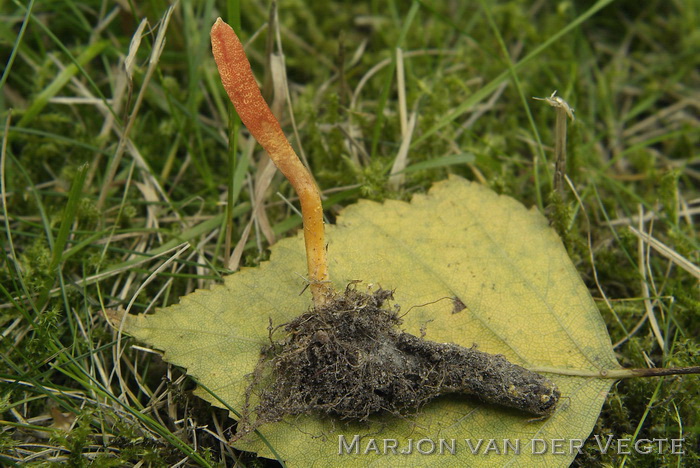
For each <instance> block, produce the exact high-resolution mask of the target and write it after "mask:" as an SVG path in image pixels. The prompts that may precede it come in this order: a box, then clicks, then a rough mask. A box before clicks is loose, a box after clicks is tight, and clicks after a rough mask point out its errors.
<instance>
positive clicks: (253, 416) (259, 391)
mask: <svg viewBox="0 0 700 468" xmlns="http://www.w3.org/2000/svg"><path fill="white" fill-rule="evenodd" d="M391 299H393V296H392V291H388V290H385V289H378V290H376V291H374V292H371V293H363V292H360V291H357V290H356V289H355V287H354V285H351V286H349V287H348V288H347V289H346V290H345V292H344V293H342V294H338V295H337V297H335V298H334V299H333V300H332V301H330V302H329V303H328V304H327V305H326V306H324V307H322V308H319V309H312V310H311V311H309V312H307V313H305V314H303V315H301V316H299V317H297V318H296V319H294V320H292V321H291V322H289V323H287V324H285V325H282V326H281V327H283V328H284V330H285V331H286V336H285V338H284V339H283V340H282V341H277V342H275V341H273V342H272V344H271V345H270V346H266V347H265V348H264V349H263V351H262V357H261V359H260V361H259V363H258V366H257V368H256V370H255V372H254V374H253V379H252V381H251V384H250V385H249V387H248V390H247V392H246V401H247V402H248V404H247V408H246V410H245V412H244V416H243V418H242V420H241V422H240V423H239V435H241V436H242V435H244V434H245V433H247V432H249V431H251V430H253V429H255V428H257V427H259V426H260V425H262V424H265V423H268V422H276V421H279V420H281V419H282V418H283V417H284V416H286V415H299V414H308V413H325V414H328V415H331V416H335V417H338V418H340V419H345V420H355V421H365V420H367V418H368V417H369V416H371V415H373V414H376V413H388V414H391V415H395V416H406V415H408V414H411V413H415V412H416V411H417V410H418V409H419V408H421V407H422V406H423V405H425V404H426V403H427V402H429V401H430V400H432V399H433V398H435V397H437V396H440V395H445V394H451V393H457V394H467V395H472V396H474V397H476V398H478V399H480V400H482V401H485V402H488V403H494V404H497V405H502V406H507V407H511V408H516V409H518V410H521V411H523V412H525V413H529V414H532V415H536V416H548V415H549V414H551V413H552V412H553V411H554V409H555V408H556V404H557V401H558V399H559V396H560V394H559V390H558V389H557V387H556V385H554V383H552V382H551V381H550V380H549V379H547V378H545V377H543V376H541V375H540V374H537V373H535V372H531V371H529V370H527V369H525V368H523V367H520V366H518V365H515V364H512V363H511V362H509V361H508V360H506V359H505V358H504V357H503V356H502V355H493V354H489V353H485V352H481V351H478V350H476V349H474V347H472V348H464V347H462V346H458V345H456V344H451V343H436V342H432V341H427V340H424V339H423V338H418V337H416V336H414V335H411V334H409V333H405V332H403V331H401V329H400V328H399V327H400V325H401V319H400V317H399V314H398V313H399V307H398V306H396V305H395V306H393V307H388V306H387V305H386V303H387V301H389V300H391ZM278 328H279V327H278ZM271 334H272V331H271ZM271 340H272V339H271ZM253 395H256V396H257V397H258V399H259V403H258V404H257V406H256V407H255V408H254V409H252V410H251V409H250V406H251V405H250V403H249V402H250V401H251V400H252V399H253V398H252V396H253Z"/></svg>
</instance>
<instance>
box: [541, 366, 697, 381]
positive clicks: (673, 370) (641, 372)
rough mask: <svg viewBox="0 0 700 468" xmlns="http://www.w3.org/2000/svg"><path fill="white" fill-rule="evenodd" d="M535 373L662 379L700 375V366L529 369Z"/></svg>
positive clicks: (602, 377) (604, 377) (607, 377)
mask: <svg viewBox="0 0 700 468" xmlns="http://www.w3.org/2000/svg"><path fill="white" fill-rule="evenodd" d="M528 369H529V370H531V371H533V372H545V373H548V374H559V375H571V376H574V377H597V378H599V379H615V380H619V379H630V378H634V377H661V376H664V375H685V374H700V366H693V367H666V368H655V367H652V368H642V369H601V370H600V371H594V370H583V369H562V368H558V367H528Z"/></svg>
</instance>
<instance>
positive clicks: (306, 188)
mask: <svg viewBox="0 0 700 468" xmlns="http://www.w3.org/2000/svg"><path fill="white" fill-rule="evenodd" d="M211 46H212V52H213V54H214V59H215V60H216V65H217V67H218V69H219V75H220V76H221V82H222V84H223V85H224V89H225V90H226V93H227V94H228V96H229V98H230V99H231V102H232V103H233V105H234V107H235V108H236V111H237V112H238V115H239V116H240V118H241V121H242V122H243V123H244V124H245V126H246V127H247V128H248V130H249V131H250V133H251V134H252V135H253V136H254V137H255V139H256V140H257V141H258V143H260V145H261V146H262V147H263V148H264V149H265V150H266V151H267V152H268V154H269V155H270V159H272V162H274V163H275V166H277V168H278V169H279V170H280V172H282V174H284V176H285V177H286V178H287V179H288V180H289V182H290V183H291V184H292V186H293V187H294V190H296V192H297V195H298V196H299V202H300V203H301V212H302V219H303V222H304V242H305V244H306V263H307V267H308V271H309V282H310V284H311V294H312V296H313V301H314V305H315V306H316V307H319V306H321V305H323V304H325V303H326V302H327V300H328V298H329V297H330V296H331V295H332V288H331V286H330V285H329V282H328V265H327V262H326V249H325V244H324V230H323V207H322V205H321V196H320V194H319V191H318V188H317V187H316V184H315V182H314V180H313V178H312V177H311V174H310V173H309V171H308V170H307V169H306V167H304V165H303V164H302V162H301V160H300V159H299V157H298V156H297V154H296V153H295V152H294V149H293V148H292V146H291V145H290V144H289V141H288V140H287V138H286V137H285V135H284V133H283V132H282V128H281V127H280V124H279V122H278V121H277V119H276V118H275V116H274V115H273V114H272V111H271V110H270V108H269V106H268V105H267V103H266V102H265V100H264V99H263V97H262V95H261V94H260V88H258V84H257V83H256V81H255V77H254V76H253V72H252V70H251V69H250V62H248V58H247V57H246V55H245V51H244V50H243V44H241V41H240V40H239V39H238V36H236V33H235V32H234V31H233V29H232V28H231V26H229V25H228V24H226V23H225V22H224V21H223V20H222V19H221V18H218V19H217V20H216V23H214V26H213V27H212V28H211Z"/></svg>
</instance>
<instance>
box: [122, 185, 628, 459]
mask: <svg viewBox="0 0 700 468" xmlns="http://www.w3.org/2000/svg"><path fill="white" fill-rule="evenodd" d="M328 238H329V260H330V272H331V277H332V278H333V280H334V283H335V286H336V288H337V289H340V290H342V289H343V288H345V286H346V284H347V283H348V282H350V281H353V280H362V281H363V282H364V283H363V284H367V283H373V284H375V285H380V286H381V287H383V288H385V289H395V294H394V296H395V299H396V303H398V304H400V305H401V307H402V314H405V316H404V317H403V319H404V324H403V328H404V330H405V331H407V332H409V333H412V334H414V335H420V334H421V332H424V333H425V337H426V339H429V340H432V341H438V342H453V343H456V344H459V345H462V346H465V347H470V346H472V345H474V344H476V345H477V346H478V348H479V350H481V351H486V352H490V353H497V354H503V355H505V356H506V358H508V359H509V360H510V361H511V362H513V363H516V364H519V365H522V366H523V367H529V368H531V367H548V368H559V369H568V370H572V371H593V372H597V371H602V370H610V369H618V368H619V365H618V364H617V362H616V360H615V357H614V355H613V350H612V346H611V344H610V338H609V336H608V334H607V330H606V328H605V324H604V323H603V321H602V318H601V317H600V314H599V312H598V309H597V308H596V306H595V304H594V302H593V300H592V298H591V296H590V294H589V293H588V290H587V288H586V286H585V285H584V284H583V282H582V281H581V279H580V277H579V275H578V273H577V272H576V269H575V268H574V266H573V265H572V263H571V261H570V260H569V258H568V256H567V254H566V251H565V249H564V248H563V246H562V245H561V242H560V241H559V238H558V237H557V235H556V234H555V233H554V232H553V231H552V230H551V229H550V228H549V226H548V224H547V221H546V220H545V219H544V218H543V217H542V216H541V215H540V214H539V213H538V212H536V211H534V210H527V209H525V208H524V207H523V206H522V205H521V204H519V203H518V202H516V201H515V200H513V199H511V198H508V197H505V196H499V195H497V194H495V193H493V192H492V191H490V190H488V189H486V188H484V187H482V186H479V185H477V184H474V183H469V182H466V181H464V180H462V179H459V178H456V177H453V178H450V179H449V180H447V181H443V182H441V183H438V184H436V185H435V187H433V189H432V190H431V191H430V192H429V193H428V194H426V195H417V196H416V197H414V199H413V200H412V201H411V203H406V202H400V201H386V202H385V203H383V204H378V203H374V202H370V201H360V202H359V203H358V204H356V205H354V206H351V207H348V208H347V209H346V210H344V211H343V212H342V214H341V216H339V218H338V221H337V224H336V225H335V226H329V227H328ZM304 271H305V263H304V251H303V241H302V239H301V237H300V236H297V237H296V238H290V239H285V240H282V241H280V242H278V243H277V244H276V245H275V246H274V247H273V248H272V253H271V256H270V261H269V262H266V263H264V264H262V265H261V266H260V267H258V268H254V269H243V270H242V271H240V272H239V273H236V274H233V275H231V276H229V277H227V278H226V280H225V283H224V284H223V285H217V286H214V287H212V288H211V290H200V291H197V292H195V293H193V294H191V295H189V296H186V297H183V298H182V301H181V302H180V304H178V305H175V306H171V307H168V308H166V309H163V310H159V311H158V312H157V313H156V314H154V315H149V316H138V317H130V318H129V319H128V320H127V322H126V323H125V330H126V331H127V332H128V333H130V334H132V335H133V336H135V337H136V338H138V339H139V340H142V341H144V342H147V343H149V344H151V345H152V346H154V347H156V348H158V349H162V350H164V351H165V356H164V357H165V359H166V360H167V361H169V362H171V363H173V364H176V365H179V366H182V367H185V368H186V369H187V371H188V373H189V374H191V375H192V376H194V377H195V378H196V379H197V380H198V381H199V382H201V383H202V384H203V385H204V386H205V387H206V388H207V389H209V390H210V391H211V392H213V393H214V394H215V395H216V396H217V397H218V398H220V399H222V400H223V401H225V402H226V403H227V404H228V405H229V406H231V407H232V408H234V409H236V410H240V409H241V408H242V407H243V405H244V395H245V389H246V387H247V385H248V383H249V379H247V378H246V375H247V374H250V373H251V372H252V371H253V369H254V368H255V365H256V363H257V362H258V359H259V355H260V349H261V347H262V346H264V345H265V344H267V343H269V337H268V326H269V321H270V319H271V320H272V323H273V324H275V325H278V324H281V323H285V322H288V321H290V320H291V319H293V318H294V317H296V316H297V315H299V314H301V313H303V312H305V311H306V310H307V309H308V308H309V307H310V305H311V300H310V297H309V296H308V293H307V294H304V295H301V296H300V295H299V293H300V291H301V290H302V288H303V283H302V281H300V276H301V275H303V273H304ZM462 306H464V308H462ZM548 377H550V378H551V379H552V380H553V381H554V382H555V383H556V384H557V385H558V387H559V389H560V391H561V394H562V397H561V399H560V402H559V405H558V407H557V409H556V411H555V412H554V414H553V415H552V416H551V417H549V418H547V419H542V420H536V421H533V420H530V419H528V417H527V416H524V415H523V414H522V413H519V412H517V411H513V410H508V409H503V408H499V407H495V406H490V405H486V404H483V403H480V402H479V401H478V400H477V399H474V398H470V397H463V396H445V397H441V398H438V399H436V400H434V401H433V402H431V403H429V404H428V405H426V406H425V407H423V408H422V409H421V410H420V411H419V412H418V414H416V415H415V416H412V417H407V418H405V419H401V418H395V417H390V416H383V417H382V416H378V417H375V422H372V423H346V422H343V421H337V420H334V419H333V418H329V417H323V418H322V417H319V416H316V415H307V416H298V417H288V418H286V419H285V420H284V421H281V422H279V423H274V424H267V425H264V426H261V427H260V433H261V434H263V435H264V437H265V438H266V441H263V440H261V439H260V438H259V437H256V436H251V437H249V438H246V439H243V440H241V441H238V442H236V443H235V444H234V445H235V447H237V448H239V449H242V450H248V451H253V452H257V453H258V454H259V455H261V456H264V457H271V458H274V455H273V453H272V451H271V450H270V448H269V446H268V444H269V445H270V446H272V447H273V448H274V450H275V451H276V452H277V453H278V454H279V456H280V457H281V458H282V459H283V460H285V462H286V463H288V464H290V465H292V466H312V465H313V466H367V465H370V464H373V463H374V464H376V465H381V466H416V465H419V464H425V465H430V466H467V465H468V466H503V465H507V464H513V463H515V464H518V465H521V466H535V465H537V466H545V465H546V466H568V465H569V464H570V463H571V461H572V460H573V458H574V456H575V455H576V447H575V446H576V445H578V441H579V440H580V441H585V439H586V438H587V437H588V435H589V434H590V432H591V430H592V428H593V425H594V423H595V421H596V419H597V417H598V414H599V413H600V409H601V406H602V404H603V402H604V400H605V396H606V394H607V391H608V389H609V387H610V381H609V380H605V379H598V378H592V377H578V376H566V375H548ZM199 394H200V395H201V396H202V397H203V398H205V399H207V400H208V401H210V402H212V404H214V405H218V406H222V405H221V403H220V402H219V401H218V400H217V399H216V398H215V397H213V396H212V395H210V394H209V393H207V392H204V391H203V390H201V389H200V391H199ZM355 435H359V439H354V437H355ZM491 439H493V442H491ZM503 439H507V440H508V441H509V442H510V443H511V444H512V446H515V444H516V443H519V444H520V445H519V447H518V449H519V452H520V453H515V452H516V450H515V448H514V447H506V449H508V450H505V449H504V442H503ZM553 439H554V440H555V442H552V440H553ZM557 439H563V441H562V442H557ZM353 440H355V441H356V443H354V442H353ZM421 440H422V442H420V443H419V441H421ZM479 440H481V441H482V442H481V445H479ZM533 440H535V442H534V449H535V452H538V451H541V450H542V449H543V448H546V453H543V454H539V453H533ZM540 440H542V441H543V442H540ZM441 441H443V442H441ZM339 442H343V444H341V443H339ZM570 443H573V444H574V447H571V446H570ZM545 444H546V445H545ZM553 444H554V445H553ZM348 447H349V449H348ZM494 447H495V448H497V449H498V451H496V450H495V449H494ZM409 449H411V450H412V453H411V454H400V453H399V452H400V451H401V450H404V451H408V450H409ZM431 450H432V452H433V453H432V454H430V455H428V454H425V453H421V452H430V451H431ZM356 451H357V452H359V453H355V452H356ZM394 451H395V452H396V454H394V453H393V452H394ZM452 451H454V454H453V453H452ZM473 451H475V452H476V454H473V453H472V452H473ZM339 452H340V453H339ZM347 452H350V453H347ZM365 452H367V453H365ZM484 452H487V453H484ZM499 452H500V453H499ZM553 452H555V453H553Z"/></svg>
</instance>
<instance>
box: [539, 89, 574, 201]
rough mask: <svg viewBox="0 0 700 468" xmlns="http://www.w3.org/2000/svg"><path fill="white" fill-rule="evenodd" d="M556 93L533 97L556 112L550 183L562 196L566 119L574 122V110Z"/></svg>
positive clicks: (564, 168) (564, 170)
mask: <svg viewBox="0 0 700 468" xmlns="http://www.w3.org/2000/svg"><path fill="white" fill-rule="evenodd" d="M556 94H557V91H556V90H554V92H553V93H552V94H551V96H549V97H546V98H538V97H533V98H532V99H535V100H537V101H544V102H546V103H547V104H549V105H550V106H552V107H554V108H556V110H557V120H556V123H555V124H554V160H555V163H554V180H553V181H552V186H553V190H554V191H556V192H559V194H560V195H563V194H564V184H563V180H564V176H565V175H566V117H567V116H568V117H569V118H570V119H571V121H572V122H573V121H574V109H572V108H571V106H569V104H568V103H567V102H566V101H565V100H563V99H562V98H560V97H559V96H556Z"/></svg>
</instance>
